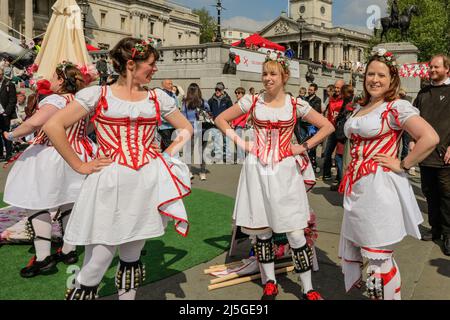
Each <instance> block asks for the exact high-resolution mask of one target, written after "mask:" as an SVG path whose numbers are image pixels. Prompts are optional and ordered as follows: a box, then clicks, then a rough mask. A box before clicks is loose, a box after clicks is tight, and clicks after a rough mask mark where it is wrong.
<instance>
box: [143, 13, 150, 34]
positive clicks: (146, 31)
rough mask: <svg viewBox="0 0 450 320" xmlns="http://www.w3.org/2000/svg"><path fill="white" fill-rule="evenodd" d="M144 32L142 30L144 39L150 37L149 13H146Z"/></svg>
mask: <svg viewBox="0 0 450 320" xmlns="http://www.w3.org/2000/svg"><path fill="white" fill-rule="evenodd" d="M142 24H143V26H142V27H143V29H144V30H143V32H142V35H143V36H144V39H148V36H149V30H148V28H149V24H148V15H147V14H144V21H143V23H142Z"/></svg>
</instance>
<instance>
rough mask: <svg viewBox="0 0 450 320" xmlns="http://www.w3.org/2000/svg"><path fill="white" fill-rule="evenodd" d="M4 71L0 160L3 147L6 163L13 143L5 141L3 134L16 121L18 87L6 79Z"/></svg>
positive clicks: (0, 94) (0, 78)
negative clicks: (13, 120) (12, 121)
mask: <svg viewBox="0 0 450 320" xmlns="http://www.w3.org/2000/svg"><path fill="white" fill-rule="evenodd" d="M3 75H4V72H3V69H0V113H1V117H0V134H1V138H0V158H3V157H4V156H3V145H4V146H5V149H6V158H5V159H6V161H8V160H9V159H10V158H11V156H12V142H11V141H9V140H7V139H5V137H4V136H3V132H5V131H6V132H8V131H9V129H10V125H11V120H12V119H16V118H17V115H16V103H17V95H16V87H15V86H14V84H13V83H12V82H10V81H9V80H7V79H5V78H4V76H3Z"/></svg>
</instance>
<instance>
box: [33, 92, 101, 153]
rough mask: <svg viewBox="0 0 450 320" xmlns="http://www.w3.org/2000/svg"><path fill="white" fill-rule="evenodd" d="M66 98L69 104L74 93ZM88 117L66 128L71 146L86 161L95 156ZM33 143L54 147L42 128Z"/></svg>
mask: <svg viewBox="0 0 450 320" xmlns="http://www.w3.org/2000/svg"><path fill="white" fill-rule="evenodd" d="M64 98H65V99H66V101H67V104H69V103H70V102H71V101H72V100H73V95H70V96H67V97H64ZM87 119H88V117H86V118H83V119H81V120H80V121H78V122H77V123H75V124H74V125H72V126H71V127H70V128H68V129H67V130H66V135H67V139H68V140H69V143H70V146H71V147H72V149H73V150H75V152H76V153H77V154H78V155H80V156H82V157H83V159H82V160H83V161H84V162H87V161H89V159H90V158H92V156H93V154H92V153H93V148H92V144H93V142H92V141H91V140H90V139H89V138H88V136H87V128H86V127H87V122H88V121H87ZM31 144H40V145H46V146H49V147H53V144H52V142H51V141H50V140H49V138H48V137H47V135H46V134H45V132H44V131H42V130H40V131H39V133H38V134H37V136H36V137H35V138H34V139H33V141H32V142H31ZM84 151H86V152H84Z"/></svg>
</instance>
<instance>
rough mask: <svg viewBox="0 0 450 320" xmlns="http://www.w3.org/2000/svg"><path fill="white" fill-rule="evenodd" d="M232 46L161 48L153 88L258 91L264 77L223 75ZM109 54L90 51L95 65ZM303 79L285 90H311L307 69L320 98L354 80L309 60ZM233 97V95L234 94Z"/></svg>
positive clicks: (359, 85) (346, 73)
mask: <svg viewBox="0 0 450 320" xmlns="http://www.w3.org/2000/svg"><path fill="white" fill-rule="evenodd" d="M229 50H230V46H229V45H225V44H220V43H206V44H201V45H196V46H175V47H162V48H160V49H159V52H160V59H159V61H158V69H159V70H158V72H157V73H156V74H155V76H154V77H153V82H152V84H153V86H160V82H161V80H163V79H172V80H173V82H174V83H175V84H177V85H179V86H181V87H182V88H183V89H186V88H187V87H188V86H189V84H190V83H192V82H196V83H197V84H199V86H200V88H201V89H202V93H203V96H204V98H208V97H210V96H211V95H212V94H213V92H214V87H215V84H216V83H217V82H219V81H222V82H223V83H224V84H225V87H226V88H227V91H228V92H229V93H230V95H231V93H233V91H234V89H235V88H237V87H244V88H245V89H247V90H248V89H249V88H250V87H254V88H255V89H256V91H259V90H260V89H262V88H263V85H262V83H261V74H258V73H251V72H242V71H238V72H237V74H236V75H229V74H227V75H224V74H222V70H223V66H224V64H225V63H226V62H227V61H228V59H229V57H228V55H229ZM104 54H107V51H94V52H90V55H91V56H92V58H93V60H94V63H95V61H96V60H97V59H98V58H99V57H100V56H101V55H104ZM299 65H300V79H299V78H294V77H291V78H290V79H289V81H288V83H287V85H286V91H288V92H291V93H292V94H294V95H296V94H297V93H298V88H299V87H301V86H303V87H308V85H309V83H308V82H307V81H306V79H305V75H306V73H307V72H308V68H309V69H310V70H311V71H312V74H313V76H314V82H315V83H316V84H317V85H318V86H319V94H318V95H319V96H320V97H321V98H322V97H323V92H324V90H325V88H326V87H327V86H328V85H329V84H333V83H334V82H335V81H336V80H338V79H344V80H345V81H346V82H349V81H350V80H351V73H350V72H349V71H344V70H338V69H334V68H333V69H328V68H324V67H323V66H322V65H319V64H315V63H311V62H309V61H300V63H299ZM356 79H357V85H356V89H357V91H358V92H361V90H362V77H361V76H360V75H357V76H356ZM232 98H234V95H232Z"/></svg>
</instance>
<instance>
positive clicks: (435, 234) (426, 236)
mask: <svg viewBox="0 0 450 320" xmlns="http://www.w3.org/2000/svg"><path fill="white" fill-rule="evenodd" d="M441 236H442V233H441V231H440V230H433V229H431V231H428V232H426V233H423V234H422V240H423V241H437V240H441Z"/></svg>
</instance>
